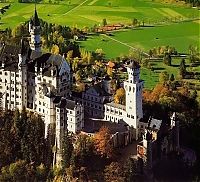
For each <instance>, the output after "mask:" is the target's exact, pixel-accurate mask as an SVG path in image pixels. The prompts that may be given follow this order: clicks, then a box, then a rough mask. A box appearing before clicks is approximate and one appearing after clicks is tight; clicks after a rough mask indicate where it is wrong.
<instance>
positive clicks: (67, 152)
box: [62, 132, 73, 169]
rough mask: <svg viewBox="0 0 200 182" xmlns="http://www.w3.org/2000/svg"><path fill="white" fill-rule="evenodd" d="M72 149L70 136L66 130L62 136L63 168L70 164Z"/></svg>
mask: <svg viewBox="0 0 200 182" xmlns="http://www.w3.org/2000/svg"><path fill="white" fill-rule="evenodd" d="M72 151H73V144H72V138H71V136H69V135H68V134H67V132H66V133H65V134H64V136H63V138H62V167H63V169H64V168H68V167H69V166H70V161H71V157H72Z"/></svg>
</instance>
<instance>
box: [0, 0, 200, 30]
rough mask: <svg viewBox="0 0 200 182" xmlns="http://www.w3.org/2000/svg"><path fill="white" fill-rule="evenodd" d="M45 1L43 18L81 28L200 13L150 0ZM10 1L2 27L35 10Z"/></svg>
mask: <svg viewBox="0 0 200 182" xmlns="http://www.w3.org/2000/svg"><path fill="white" fill-rule="evenodd" d="M42 2H43V3H40V4H37V10H38V14H39V16H40V18H42V19H44V20H46V21H48V22H52V23H57V24H61V25H68V26H77V27H79V28H82V27H84V26H89V27H92V26H94V25H95V24H96V25H99V24H101V23H102V19H103V18H106V19H107V22H108V23H110V24H112V23H131V22H132V19H133V18H137V19H139V20H141V21H142V20H144V21H145V22H155V21H160V20H163V19H165V18H172V19H173V18H175V17H179V18H181V19H187V18H191V17H198V16H199V12H198V10H197V9H193V8H189V7H182V6H174V5H168V4H161V3H154V2H152V1H148V0H147V1H142V0H133V1H130V0H109V1H107V0H70V1H69V0H62V1H52V0H51V3H49V0H44V1H42ZM6 4H11V7H10V9H9V10H8V11H7V12H6V13H5V14H4V15H1V23H2V24H1V28H5V27H15V26H16V25H18V24H19V23H21V22H24V21H26V20H28V19H29V18H30V17H31V16H32V14H33V11H34V4H31V3H18V2H17V1H16V0H15V1H13V2H11V3H6ZM4 5H5V3H1V4H0V6H4Z"/></svg>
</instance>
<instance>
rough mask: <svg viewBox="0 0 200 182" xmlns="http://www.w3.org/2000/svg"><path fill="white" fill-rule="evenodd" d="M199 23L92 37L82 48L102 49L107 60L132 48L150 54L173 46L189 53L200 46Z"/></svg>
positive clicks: (186, 23) (176, 24) (145, 28)
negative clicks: (190, 49)
mask: <svg viewBox="0 0 200 182" xmlns="http://www.w3.org/2000/svg"><path fill="white" fill-rule="evenodd" d="M199 25H200V24H199V23H196V22H182V23H174V24H171V25H163V26H156V27H144V28H139V29H132V30H130V29H128V30H124V31H120V32H114V33H112V35H113V36H106V35H103V34H102V35H99V36H90V37H89V38H88V40H87V41H84V42H81V46H83V47H86V48H87V49H88V50H96V49H97V48H101V49H102V50H103V51H104V53H105V54H106V57H107V58H115V57H117V56H123V55H126V54H128V53H129V51H130V49H131V47H134V48H139V49H141V50H143V51H146V52H148V51H149V49H151V48H153V47H159V46H166V45H169V46H172V47H175V48H176V49H177V50H178V52H181V53H188V47H189V45H194V46H198V47H199V46H200V42H199V33H200V31H199Z"/></svg>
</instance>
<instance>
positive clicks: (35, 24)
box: [32, 7, 40, 26]
mask: <svg viewBox="0 0 200 182" xmlns="http://www.w3.org/2000/svg"><path fill="white" fill-rule="evenodd" d="M32 23H33V26H40V20H39V18H38V14H37V10H36V7H35V13H34V15H33V17H32Z"/></svg>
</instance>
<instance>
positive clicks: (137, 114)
mask: <svg viewBox="0 0 200 182" xmlns="http://www.w3.org/2000/svg"><path fill="white" fill-rule="evenodd" d="M127 72H128V80H127V81H125V82H124V88H125V92H126V113H127V115H126V121H127V124H128V125H129V126H133V127H134V128H135V129H136V139H137V138H138V127H139V126H138V122H139V120H140V119H141V118H143V110H142V89H143V81H142V80H140V65H139V64H138V62H136V61H131V62H130V64H129V65H128V67H127Z"/></svg>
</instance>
